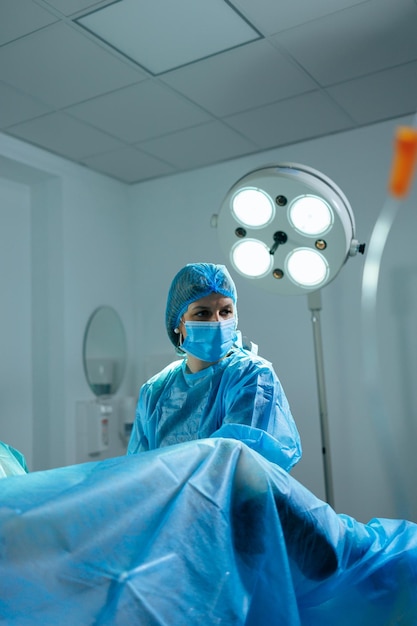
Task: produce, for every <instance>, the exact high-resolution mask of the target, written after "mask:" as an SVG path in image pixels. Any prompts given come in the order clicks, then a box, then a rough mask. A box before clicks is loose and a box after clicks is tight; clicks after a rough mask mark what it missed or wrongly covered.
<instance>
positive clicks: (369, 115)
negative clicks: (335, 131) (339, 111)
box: [326, 62, 417, 124]
mask: <svg viewBox="0 0 417 626" xmlns="http://www.w3.org/2000/svg"><path fill="white" fill-rule="evenodd" d="M326 91H327V92H328V94H329V95H330V96H331V97H332V98H333V99H334V100H335V101H336V102H338V103H339V104H340V106H341V107H343V109H344V110H345V111H347V112H348V113H349V115H351V117H352V118H353V119H354V120H356V122H358V123H359V124H368V123H371V122H375V121H377V120H383V119H388V118H391V117H395V116H398V115H407V114H409V113H413V112H415V111H416V110H417V62H413V63H409V64H407V65H401V66H400V67H396V68H394V69H391V70H385V71H382V72H378V73H376V74H373V75H371V76H366V77H363V78H357V79H355V80H351V81H348V82H346V83H342V84H341V85H336V86H334V87H329V88H328V89H327V90H326Z"/></svg>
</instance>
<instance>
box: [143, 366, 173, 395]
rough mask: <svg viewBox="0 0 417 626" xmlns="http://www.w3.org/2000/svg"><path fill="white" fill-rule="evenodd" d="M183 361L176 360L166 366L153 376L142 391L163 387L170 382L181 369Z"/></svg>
mask: <svg viewBox="0 0 417 626" xmlns="http://www.w3.org/2000/svg"><path fill="white" fill-rule="evenodd" d="M182 363H183V359H178V360H176V361H173V362H172V363H169V364H168V365H166V366H165V367H164V368H163V369H162V370H161V371H160V372H158V373H157V374H154V375H153V376H151V378H149V379H148V380H147V381H146V383H144V385H143V386H142V390H143V391H147V390H150V389H153V390H155V389H156V388H159V387H163V386H164V385H165V384H166V383H167V382H168V381H170V380H172V379H173V378H174V377H175V376H177V375H178V373H179V372H180V371H181V369H182Z"/></svg>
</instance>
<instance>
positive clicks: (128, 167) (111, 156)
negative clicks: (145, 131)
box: [83, 147, 175, 183]
mask: <svg viewBox="0 0 417 626" xmlns="http://www.w3.org/2000/svg"><path fill="white" fill-rule="evenodd" d="M83 163H84V164H85V165H87V166H88V167H91V168H92V169H94V170H96V171H97V172H102V173H103V174H108V175H109V176H113V177H114V178H117V179H119V180H122V181H124V182H126V183H132V182H138V181H141V180H147V179H149V178H155V177H157V176H165V175H167V174H172V173H173V172H175V170H174V168H173V167H171V166H170V165H168V164H167V163H163V162H162V161H159V160H158V159H155V158H153V157H152V156H149V155H146V154H143V152H140V151H139V150H135V149H134V148H131V147H127V148H122V149H120V150H115V151H112V152H107V153H106V154H100V155H97V156H95V157H90V158H88V159H83Z"/></svg>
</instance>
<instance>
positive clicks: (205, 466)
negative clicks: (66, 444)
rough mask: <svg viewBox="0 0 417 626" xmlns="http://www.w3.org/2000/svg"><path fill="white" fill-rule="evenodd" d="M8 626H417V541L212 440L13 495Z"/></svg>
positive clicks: (4, 516) (229, 442)
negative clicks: (349, 512)
mask: <svg viewBox="0 0 417 626" xmlns="http://www.w3.org/2000/svg"><path fill="white" fill-rule="evenodd" d="M1 494H2V495H1V506H0V537H1V541H0V623H1V624H7V626H9V625H17V626H26V625H30V626H32V625H33V624H39V625H42V626H47V625H51V626H60V625H62V626H68V624H71V625H72V624H74V625H77V626H88V625H95V626H101V625H109V626H110V625H111V626H119V625H120V626H126V625H129V626H131V625H139V626H200V625H201V626H208V625H210V626H213V625H217V624H219V625H227V626H232V625H233V626H240V625H243V624H245V625H248V626H263V625H265V626H270V625H280V626H286V625H288V626H297V625H311V626H321V625H326V626H335V625H337V626H345V625H346V626H352V625H355V626H370V625H372V626H383V625H386V626H388V625H389V626H391V625H393V624H395V625H407V626H412V625H415V624H417V592H416V590H417V526H416V525H414V524H412V523H410V522H406V521H400V520H384V519H375V520H373V521H371V522H370V523H369V524H362V523H359V522H357V521H355V520H354V519H353V518H351V517H349V516H346V515H338V514H336V513H335V512H334V511H333V509H331V508H330V507H329V506H328V505H327V504H325V503H324V502H322V501H320V500H318V499H317V498H316V497H315V496H314V495H313V494H312V493H311V492H309V491H308V490H307V489H305V488H304V487H303V486H302V485H301V484H300V483H299V482H297V481H296V480H295V479H293V478H292V477H291V476H290V475H289V474H288V473H287V472H286V471H285V470H283V469H281V468H280V467H279V466H278V465H276V464H274V463H271V462H269V461H268V460H266V459H265V458H263V457H262V456H261V455H260V454H258V453H257V452H255V451H253V450H251V449H250V448H249V447H248V446H246V445H245V444H244V443H242V442H239V441H237V440H233V439H223V438H211V439H204V440H201V441H195V442H189V443H184V444H179V445H175V446H170V447H166V448H163V449H160V450H155V451H150V452H144V453H142V454H138V455H132V456H125V457H120V458H115V459H108V460H105V461H101V462H95V463H87V464H82V465H75V466H70V467H64V468H60V469H55V470H49V471H43V472H34V473H32V474H27V475H25V476H12V477H9V478H5V479H4V480H2V481H1Z"/></svg>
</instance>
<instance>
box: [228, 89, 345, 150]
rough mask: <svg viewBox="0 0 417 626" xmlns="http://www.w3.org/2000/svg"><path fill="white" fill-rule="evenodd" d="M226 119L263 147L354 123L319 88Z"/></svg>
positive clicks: (300, 138)
mask: <svg viewBox="0 0 417 626" xmlns="http://www.w3.org/2000/svg"><path fill="white" fill-rule="evenodd" d="M225 121H226V122H227V123H228V124H230V125H231V126H232V127H233V128H235V129H236V130H238V131H239V132H241V133H242V134H243V135H245V136H246V137H248V138H249V139H250V140H251V141H253V142H255V143H256V144H257V145H258V146H259V147H260V148H264V149H266V148H270V147H273V146H280V145H285V144H289V143H295V142H297V141H301V140H304V139H309V138H312V137H319V136H320V135H325V134H329V133H333V132H336V131H339V130H345V129H347V128H350V127H352V126H353V123H352V121H351V120H350V119H349V117H348V116H347V115H345V114H344V113H343V112H342V111H340V109H339V108H338V107H337V106H336V105H334V104H333V103H332V102H331V101H330V99H329V98H327V97H326V96H325V95H323V94H322V93H321V92H318V91H316V92H313V93H309V94H304V95H302V96H297V97H296V98H290V99H289V100H285V101H284V102H277V103H275V104H271V105H268V106H265V107H260V108H259V109H254V110H252V111H247V112H245V113H240V114H238V115H232V116H231V117H228V118H226V120H225Z"/></svg>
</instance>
